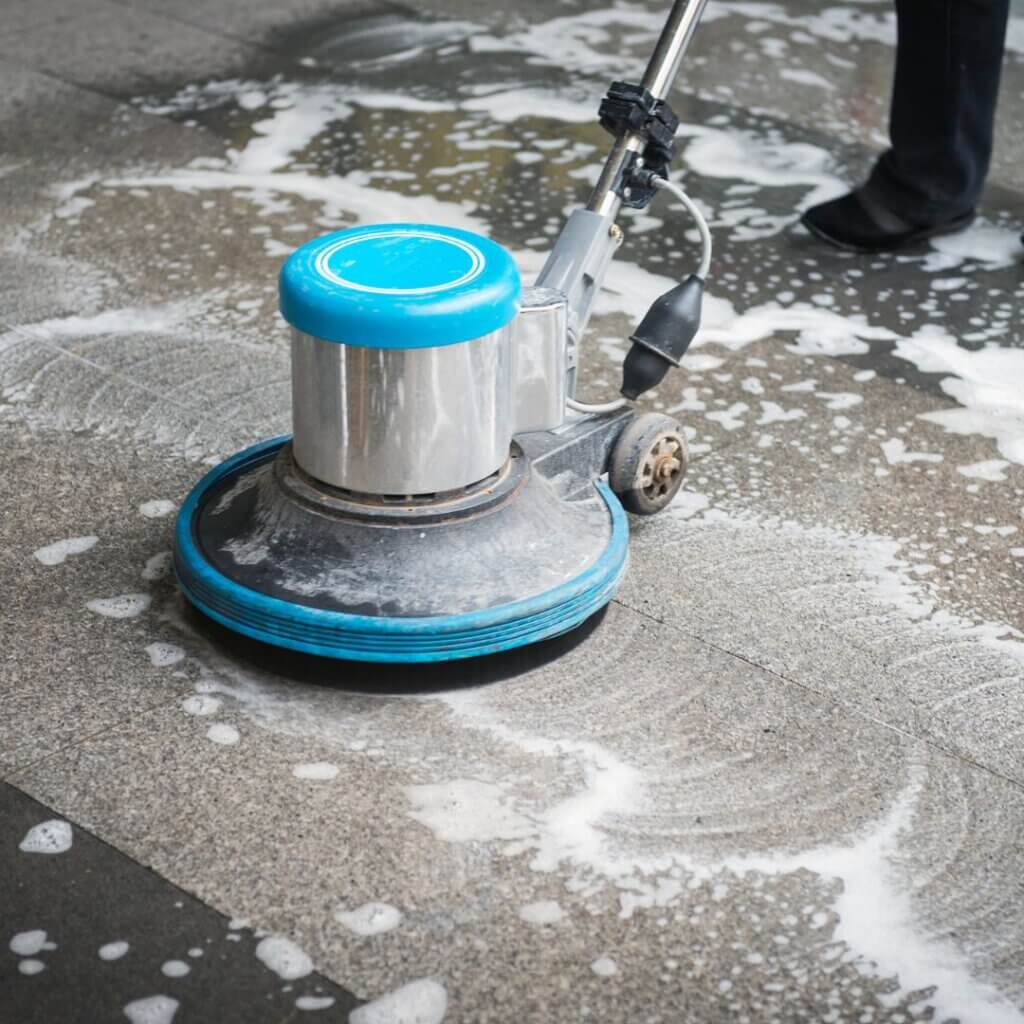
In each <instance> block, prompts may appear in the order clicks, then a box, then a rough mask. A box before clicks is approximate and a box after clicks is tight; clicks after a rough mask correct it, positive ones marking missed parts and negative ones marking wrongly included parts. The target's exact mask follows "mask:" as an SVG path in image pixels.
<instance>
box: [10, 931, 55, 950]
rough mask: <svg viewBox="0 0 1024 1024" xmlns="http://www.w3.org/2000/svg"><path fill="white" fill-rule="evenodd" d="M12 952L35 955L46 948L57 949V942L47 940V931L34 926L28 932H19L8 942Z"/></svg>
mask: <svg viewBox="0 0 1024 1024" xmlns="http://www.w3.org/2000/svg"><path fill="white" fill-rule="evenodd" d="M8 945H9V947H10V950H11V952H12V953H16V954H17V955H18V956H35V955H36V953H39V952H41V951H42V950H44V949H56V948H57V944H56V943H55V942H47V940H46V932H44V931H43V930H42V929H41V928H34V929H32V930H31V931H27V932H18V934H17V935H15V936H14V938H12V939H11V941H10V943H9V944H8Z"/></svg>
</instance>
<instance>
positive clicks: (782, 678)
mask: <svg viewBox="0 0 1024 1024" xmlns="http://www.w3.org/2000/svg"><path fill="white" fill-rule="evenodd" d="M613 603H614V604H617V605H619V607H621V608H625V609H626V610H627V611H630V612H634V613H635V614H637V615H639V616H641V617H642V618H645V619H647V620H648V621H649V622H654V623H657V624H658V625H659V626H667V627H668V628H669V629H671V630H672V631H673V632H676V633H678V634H679V635H680V636H683V637H686V638H687V639H688V640H694V641H696V642H697V643H699V644H703V645H704V646H705V647H708V648H710V649H711V650H713V651H718V652H719V653H720V654H724V655H725V656H726V657H729V658H735V659H736V660H737V661H740V662H742V663H743V664H745V665H749V666H750V667H751V668H754V669H757V670H758V671H759V672H764V673H765V674H766V675H768V676H771V677H772V678H773V679H777V680H779V682H781V683H784V684H785V685H787V686H792V687H796V688H797V689H800V690H803V691H805V692H806V693H811V694H814V696H816V697H818V698H820V699H822V700H824V701H825V702H826V703H828V704H831V705H832V706H833V707H837V708H842V709H843V710H844V711H845V712H847V713H849V714H850V715H852V716H853V717H855V718H859V719H861V720H862V721H865V722H870V723H871V724H872V725H877V726H880V727H881V728H883V729H886V730H888V731H889V732H892V733H895V734H896V735H897V736H902V737H904V738H906V739H908V740H912V741H913V742H915V743H923V744H924V745H925V746H927V747H928V748H930V749H931V750H934V751H936V752H937V753H939V754H941V755H942V756H943V757H948V758H950V759H951V760H954V761H960V762H962V763H963V764H965V765H968V766H969V767H971V768H975V769H977V770H979V771H982V772H985V773H986V774H988V775H991V776H993V777H994V778H997V779H999V780H1001V781H1002V782H1006V783H1008V784H1009V785H1011V786H1013V787H1014V788H1015V789H1019V790H1021V791H1022V792H1024V782H1021V781H1020V780H1018V779H1015V778H1013V777H1012V776H1009V775H1005V774H1003V773H1002V772H1000V771H998V770H997V769H995V768H991V767H990V766H988V765H985V764H982V763H981V762H980V761H975V760H974V759H973V758H970V757H966V756H964V755H963V754H962V753H959V752H958V751H956V750H951V749H949V748H948V747H945V746H943V745H942V744H940V743H937V742H936V741H935V740H933V739H930V738H929V737H927V736H919V735H917V734H916V733H912V732H908V731H907V730H906V729H901V728H900V727H899V726H898V725H893V724H892V723H891V722H887V721H885V720H884V719H882V718H874V717H873V716H871V715H869V714H867V713H866V712H865V711H863V710H862V709H861V708H858V707H857V706H855V705H853V704H848V703H846V701H842V700H839V699H838V698H837V697H836V696H835V695H834V694H831V693H827V692H826V691H824V690H818V689H816V688H815V687H813V686H809V685H808V684H807V683H802V682H800V680H798V679H791V678H790V677H789V676H786V675H783V674H782V673H781V672H776V671H775V670H774V669H770V668H768V667H767V666H765V665H761V664H759V663H758V662H756V661H754V660H752V659H750V658H747V657H744V655H742V654H739V653H738V652H737V651H730V650H729V649H728V648H727V647H721V646H720V645H718V644H716V643H714V642H713V641H711V640H708V639H707V638H706V637H702V636H699V635H697V634H696V633H688V632H687V631H686V630H685V629H683V628H682V627H681V626H677V625H676V624H675V623H673V622H667V621H665V620H663V619H659V618H657V616H654V615H651V614H650V612H645V611H642V610H641V609H639V608H634V607H633V606H632V605H629V604H626V603H625V602H623V601H620V600H619V599H618V598H614V599H613Z"/></svg>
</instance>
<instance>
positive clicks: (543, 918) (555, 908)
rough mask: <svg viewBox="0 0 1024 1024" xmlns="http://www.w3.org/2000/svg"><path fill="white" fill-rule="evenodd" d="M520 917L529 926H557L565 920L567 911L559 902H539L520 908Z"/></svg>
mask: <svg viewBox="0 0 1024 1024" xmlns="http://www.w3.org/2000/svg"><path fill="white" fill-rule="evenodd" d="M519 916H520V917H521V918H522V919H523V920H524V921H527V922H528V923H529V924H557V923H558V922H559V921H561V920H563V919H564V918H565V911H563V910H562V907H561V906H560V904H559V903H558V901H557V900H538V901H537V902H536V903H527V904H526V905H525V906H522V907H520V908H519Z"/></svg>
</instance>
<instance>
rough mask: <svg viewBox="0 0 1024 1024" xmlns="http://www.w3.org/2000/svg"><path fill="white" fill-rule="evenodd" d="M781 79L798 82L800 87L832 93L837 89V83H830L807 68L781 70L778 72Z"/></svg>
mask: <svg viewBox="0 0 1024 1024" xmlns="http://www.w3.org/2000/svg"><path fill="white" fill-rule="evenodd" d="M778 75H779V78H783V79H785V80H786V81H787V82H796V83H798V84H799V85H812V86H814V87H815V88H816V89H827V90H829V91H830V92H831V91H833V90H834V89H835V87H836V85H835V82H830V81H829V80H828V79H827V78H825V77H824V76H823V75H819V74H818V73H817V72H816V71H809V70H807V69H806V68H785V67H784V68H780V69H779V71H778Z"/></svg>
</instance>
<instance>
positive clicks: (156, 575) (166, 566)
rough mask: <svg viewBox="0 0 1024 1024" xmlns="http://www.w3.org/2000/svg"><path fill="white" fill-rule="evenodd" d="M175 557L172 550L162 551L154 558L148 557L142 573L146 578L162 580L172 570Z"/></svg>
mask: <svg viewBox="0 0 1024 1024" xmlns="http://www.w3.org/2000/svg"><path fill="white" fill-rule="evenodd" d="M173 557H174V556H173V555H172V553H171V552H170V551H161V552H160V553H159V554H156V555H153V557H152V558H147V559H146V564H145V566H144V568H143V570H142V572H141V574H140V575H141V576H142V578H143V579H144V580H149V581H153V580H162V579H163V578H164V577H165V576H167V575H168V573H169V572H170V571H171V561H172V559H173Z"/></svg>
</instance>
